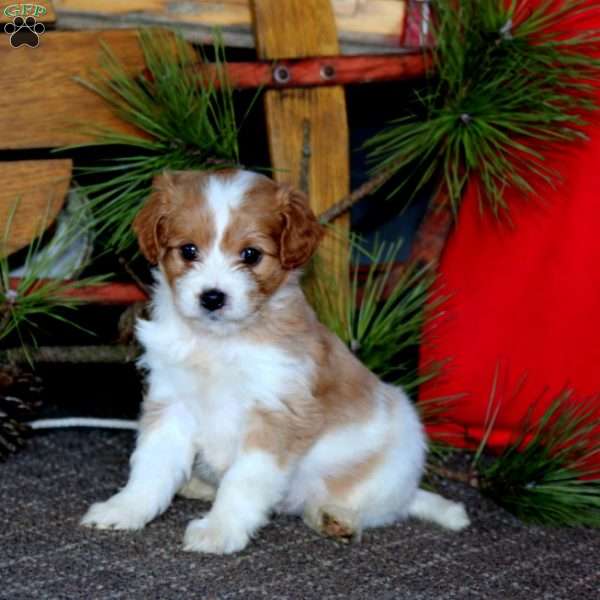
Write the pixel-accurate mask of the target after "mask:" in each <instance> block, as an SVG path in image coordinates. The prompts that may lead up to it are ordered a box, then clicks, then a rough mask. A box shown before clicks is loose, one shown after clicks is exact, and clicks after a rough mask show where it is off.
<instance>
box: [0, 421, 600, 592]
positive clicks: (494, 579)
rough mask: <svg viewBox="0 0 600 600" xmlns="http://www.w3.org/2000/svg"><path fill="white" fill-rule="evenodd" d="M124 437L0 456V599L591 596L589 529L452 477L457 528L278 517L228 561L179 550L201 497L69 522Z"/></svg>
mask: <svg viewBox="0 0 600 600" xmlns="http://www.w3.org/2000/svg"><path fill="white" fill-rule="evenodd" d="M132 444H133V434H132V433H130V432H104V431H94V430H88V431H63V432H53V433H44V434H38V435H36V437H34V438H33V439H32V440H31V441H30V443H29V446H28V448H27V449H26V450H24V451H22V452H20V453H18V454H17V455H16V456H14V457H11V458H10V459H9V460H8V461H7V462H6V463H4V464H0V598H2V599H11V600H12V599H19V600H20V599H23V600H29V599H42V598H43V599H46V598H51V599H55V598H56V599H59V598H64V599H67V598H68V599H69V600H76V599H79V598H81V599H85V600H94V599H109V598H124V599H127V600H129V599H138V598H140V599H142V598H143V599H153V598H157V599H175V598H177V599H187V598H194V599H195V598H201V599H217V598H218V599H221V598H223V599H225V598H228V599H236V598H237V599H244V600H251V599H253V598H290V599H301V600H303V599H312V598H315V599H319V600H320V599H333V598H339V599H363V598H364V599H369V600H373V599H403V598H407V599H411V600H419V599H444V600H446V599H448V600H450V599H469V598H473V599H485V600H495V599H498V600H500V599H501V600H519V599H523V600H534V599H538V598H540V599H544V600H558V599H565V600H567V599H569V600H584V599H588V598H589V599H590V600H592V599H593V600H596V599H598V598H600V534H599V533H598V532H596V531H590V530H586V529H553V528H543V527H533V526H526V525H523V524H522V523H520V522H519V521H518V520H516V519H515V518H513V517H512V516H511V515H509V514H507V513H505V512H503V511H502V510H500V509H498V508H496V507H495V506H494V505H493V504H491V503H490V502H488V501H486V500H484V499H482V498H480V497H479V496H478V495H477V494H476V493H475V492H473V491H472V490H466V489H463V488H461V487H453V486H451V485H449V486H448V487H447V488H446V489H444V490H441V491H442V492H443V493H444V494H445V495H447V496H449V497H454V498H457V499H461V500H463V501H464V502H465V503H466V504H467V507H468V510H469V514H470V516H471V519H472V521H473V525H472V527H470V528H469V529H468V530H466V531H464V532H461V533H458V534H456V533H451V532H446V531H442V530H440V529H439V528H437V527H435V526H433V525H429V524H426V523H420V522H416V521H409V522H405V523H399V524H396V525H394V526H391V527H386V528H383V529H378V530H369V531H367V532H365V534H364V536H363V540H362V542H361V543H360V544H354V545H349V546H347V545H343V544H339V543H336V542H332V541H330V540H327V539H323V538H321V537H319V536H318V535H317V534H315V533H313V532H312V531H311V530H309V529H308V528H307V527H306V526H305V525H304V524H303V523H302V522H301V521H300V520H299V519H294V518H288V517H281V516H279V517H275V518H274V519H273V521H272V523H271V524H270V525H268V526H267V527H265V528H264V529H263V530H262V531H261V532H260V534H259V535H258V536H257V539H256V540H255V541H254V542H253V543H252V544H251V545H250V546H249V547H248V548H247V549H246V550H245V551H243V552H242V553H240V554H238V555H233V556H226V557H222V556H207V555H199V554H190V553H187V552H183V551H182V549H181V541H182V536H183V532H184V528H185V525H186V523H187V521H189V520H190V519H191V518H194V517H197V516H198V515H199V513H201V512H203V511H205V510H206V509H207V505H205V504H202V503H199V502H198V501H193V500H184V499H180V498H178V499H176V500H175V501H174V503H173V505H172V506H171V507H170V508H169V510H168V511H167V512H166V513H165V514H164V515H163V516H162V517H160V518H159V519H157V520H156V521H154V522H153V523H151V524H150V525H148V526H147V527H146V529H144V530H142V531H139V532H135V533H128V532H117V531H94V530H89V529H83V528H81V527H79V526H78V520H79V519H80V517H81V515H82V514H83V513H84V511H85V509H86V508H87V506H88V505H89V504H90V503H91V502H93V501H96V500H104V499H106V498H107V497H108V496H110V495H111V494H112V493H114V492H115V491H116V490H117V489H118V488H119V486H121V485H123V484H124V482H125V480H126V477H127V461H128V456H129V454H130V452H131V448H132Z"/></svg>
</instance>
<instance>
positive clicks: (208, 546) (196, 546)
mask: <svg viewBox="0 0 600 600" xmlns="http://www.w3.org/2000/svg"><path fill="white" fill-rule="evenodd" d="M249 540H250V538H249V536H248V534H247V533H246V532H245V531H243V530H240V529H236V528H235V527H231V526H229V527H227V526H224V525H223V524H222V523H218V522H217V521H216V520H214V519H211V518H210V517H205V518H204V519H195V520H193V521H191V522H190V524H189V525H188V526H187V529H186V530H185V536H184V538H183V549H184V550H186V551H187V552H207V553H209V554H233V553H234V552H239V551H240V550H243V549H244V548H245V547H246V546H247V545H248V542H249Z"/></svg>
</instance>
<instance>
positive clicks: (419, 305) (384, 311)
mask: <svg viewBox="0 0 600 600" xmlns="http://www.w3.org/2000/svg"><path fill="white" fill-rule="evenodd" d="M337 235H338V236H341V234H337ZM343 239H347V238H346V237H344V238H343ZM401 245H402V243H401V241H400V242H395V243H389V242H381V241H378V242H376V243H375V244H374V248H373V249H372V250H367V249H366V248H365V247H364V245H363V244H362V243H361V242H360V240H359V239H358V238H357V237H351V238H350V247H351V248H352V251H353V253H354V255H355V256H357V257H358V256H363V257H367V258H368V261H369V265H368V267H366V269H365V273H364V278H363V279H362V280H361V281H360V280H359V272H360V269H359V267H358V266H355V267H354V268H353V269H351V270H350V271H349V285H348V286H344V285H338V284H337V281H336V279H335V278H334V277H332V276H331V273H328V271H327V267H326V265H325V264H324V263H323V261H322V260H320V259H319V257H318V256H316V257H315V258H314V259H313V261H312V262H311V265H310V267H309V270H308V272H307V273H306V277H305V280H304V289H305V291H306V295H307V297H308V299H309V301H310V303H311V305H312V306H313V307H314V308H315V311H316V313H317V315H318V317H319V320H320V321H321V322H322V323H323V324H325V325H326V326H327V327H328V328H329V329H331V330H332V331H333V332H335V333H336V334H337V336H338V337H339V338H340V339H341V340H342V341H343V342H344V343H345V344H346V345H347V346H348V348H350V350H351V351H352V352H353V353H354V354H356V356H357V357H358V358H359V359H360V360H361V361H362V362H363V363H364V364H365V365H366V366H367V367H368V368H369V369H371V370H372V371H373V372H374V373H376V374H377V375H378V376H379V377H382V378H383V379H384V380H386V381H388V382H390V383H392V384H394V385H401V386H403V387H404V389H405V390H406V391H407V392H409V393H416V391H417V389H418V386H419V385H420V384H421V383H423V382H424V381H427V380H428V379H430V378H431V377H433V376H434V375H435V372H436V369H435V368H434V367H432V369H430V370H428V371H427V372H426V373H421V374H419V373H418V372H417V369H416V367H415V365H413V364H411V362H415V359H416V356H417V353H418V347H419V345H420V343H421V338H422V331H423V325H424V323H425V320H426V319H434V318H436V316H437V315H438V314H439V311H438V309H439V305H440V303H441V301H442V300H434V301H430V292H431V286H432V284H433V282H434V279H435V276H434V273H433V269H432V268H430V266H428V265H425V266H419V265H415V264H408V265H406V266H405V268H404V269H403V270H402V272H401V273H400V275H399V276H398V275H397V274H395V272H394V266H395V265H396V264H397V257H398V253H399V251H400V247H401ZM411 359H412V360H411Z"/></svg>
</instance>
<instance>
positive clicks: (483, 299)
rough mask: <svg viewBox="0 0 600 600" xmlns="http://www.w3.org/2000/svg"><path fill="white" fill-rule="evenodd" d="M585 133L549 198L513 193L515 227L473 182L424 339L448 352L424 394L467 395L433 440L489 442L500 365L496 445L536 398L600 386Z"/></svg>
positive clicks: (599, 242) (595, 207) (597, 157)
mask: <svg viewBox="0 0 600 600" xmlns="http://www.w3.org/2000/svg"><path fill="white" fill-rule="evenodd" d="M594 21H596V19H594ZM586 26H587V27H593V26H600V19H598V22H597V23H594V24H592V23H590V22H589V20H588V22H587V24H586ZM586 132H587V134H588V135H589V136H590V138H591V139H590V140H589V141H588V142H582V143H578V144H573V145H568V146H565V148H564V149H561V152H557V153H556V154H557V155H556V156H553V157H551V159H550V164H552V165H553V167H554V168H555V169H556V170H557V171H558V172H560V173H561V174H562V176H563V182H562V184H561V185H559V186H558V189H556V190H544V192H543V200H544V202H543V205H541V204H542V203H539V202H538V203H535V202H534V201H531V200H530V201H529V202H526V201H525V200H524V198H523V197H522V195H521V194H520V193H519V192H516V191H514V190H511V191H509V192H508V193H507V194H506V201H507V204H508V205H509V206H510V207H511V208H510V215H511V219H512V223H513V224H512V226H510V225H508V224H507V223H499V222H498V221H497V220H496V219H495V218H494V217H493V216H492V215H491V214H490V212H489V211H487V210H484V212H483V213H481V211H480V207H479V205H478V202H477V197H476V196H477V190H476V184H475V183H472V184H471V185H470V187H469V188H468V190H467V193H466V197H465V199H464V203H463V205H462V207H461V209H460V214H459V220H458V223H457V226H456V228H455V230H454V231H453V233H452V234H451V236H450V238H449V240H448V244H447V247H446V248H445V250H444V254H443V256H442V260H441V264H440V293H441V294H443V295H444V296H449V298H448V300H447V301H446V303H445V304H444V317H443V318H442V319H440V320H438V321H434V322H433V323H431V324H430V325H429V326H428V327H427V328H426V331H425V342H424V344H423V347H422V356H421V365H422V367H425V366H426V365H428V364H429V363H430V362H431V361H438V360H447V359H449V360H448V363H447V365H446V367H445V369H444V371H443V374H442V376H441V377H438V378H436V379H435V380H432V381H431V382H429V383H427V384H425V385H424V386H423V387H422V390H421V399H422V400H428V399H432V398H439V397H446V396H455V395H462V397H460V398H457V400H456V401H455V402H454V403H453V405H452V407H451V408H450V409H449V411H448V413H447V417H448V419H449V421H450V422H449V423H448V424H446V425H440V426H437V427H433V426H432V427H430V430H429V433H430V435H432V436H433V437H439V436H440V435H448V434H451V435H454V436H456V437H453V438H446V439H447V440H448V441H452V439H453V440H454V442H455V443H457V444H458V445H464V444H470V445H473V444H476V443H478V442H479V441H480V440H481V438H482V436H483V435H484V430H485V422H486V411H487V410H488V405H489V397H490V390H491V388H492V381H493V380H494V374H495V373H496V372H497V370H498V373H499V377H498V386H499V387H498V389H497V392H496V398H497V399H500V400H501V401H502V407H501V410H500V412H499V414H498V419H497V421H496V425H495V427H494V433H493V435H492V437H491V438H490V443H491V445H492V446H503V445H504V444H506V443H507V442H508V441H509V440H510V439H511V438H512V437H513V435H514V434H515V433H518V431H519V430H520V423H521V421H522V419H523V418H524V417H525V415H526V414H527V413H528V411H529V410H530V408H531V407H532V406H535V411H534V412H535V414H537V415H539V414H540V413H541V412H543V410H544V408H546V407H547V406H548V404H549V402H550V400H551V396H552V395H553V394H557V393H559V392H560V391H561V390H563V389H564V388H565V387H566V386H572V387H573V389H574V391H575V393H576V395H577V396H579V397H588V396H593V395H596V394H599V393H600V126H598V125H594V126H592V127H589V128H588V129H587V130H586ZM523 376H526V382H525V385H524V386H523V389H522V390H521V392H520V393H519V394H517V395H516V396H515V395H513V392H514V390H515V389H516V388H517V386H518V382H519V380H520V379H521V378H522V377H523ZM544 391H545V394H544V395H543V397H542V398H541V400H540V396H541V395H542V394H543V393H544ZM598 402H599V403H600V399H599V400H598ZM599 407H600V404H599ZM599 460H600V459H599Z"/></svg>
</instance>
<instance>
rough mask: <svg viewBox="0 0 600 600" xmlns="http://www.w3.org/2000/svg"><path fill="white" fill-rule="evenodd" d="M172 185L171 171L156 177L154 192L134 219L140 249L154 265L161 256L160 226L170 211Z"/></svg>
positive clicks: (153, 181)
mask: <svg viewBox="0 0 600 600" xmlns="http://www.w3.org/2000/svg"><path fill="white" fill-rule="evenodd" d="M171 186H172V178H171V175H170V174H169V173H167V172H165V173H162V174H161V175H157V176H156V177H154V179H153V180H152V194H151V195H150V197H149V198H148V199H147V200H146V202H145V203H144V206H142V208H141V210H140V211H139V212H138V214H137V215H136V217H135V219H134V220H133V230H134V231H135V234H136V236H137V239H138V244H139V246H140V250H141V251H142V254H143V255H144V256H145V257H146V258H147V259H148V261H149V262H151V263H152V264H154V265H155V264H157V263H158V260H159V257H160V236H159V227H160V225H161V221H163V220H164V218H165V217H166V216H167V214H168V212H169V206H170V195H171V190H170V188H171Z"/></svg>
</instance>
